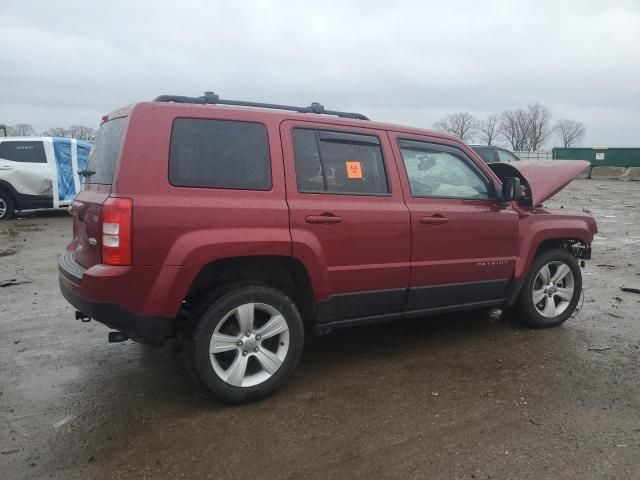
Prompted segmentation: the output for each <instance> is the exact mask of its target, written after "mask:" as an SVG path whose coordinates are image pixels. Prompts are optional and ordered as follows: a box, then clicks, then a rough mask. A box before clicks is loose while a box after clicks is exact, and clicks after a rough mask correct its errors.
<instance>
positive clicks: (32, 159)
mask: <svg viewBox="0 0 640 480" xmlns="http://www.w3.org/2000/svg"><path fill="white" fill-rule="evenodd" d="M90 149H91V144H90V143H89V142H85V141H83V140H75V139H72V138H55V137H0V220H6V219H9V218H11V217H12V215H13V213H14V212H15V211H20V210H35V209H41V208H62V207H66V206H68V205H69V204H70V203H71V200H73V197H75V195H76V193H78V192H79V191H80V187H81V185H82V177H81V176H80V174H79V172H80V171H82V170H84V169H85V167H86V165H87V159H88V157H89V151H90Z"/></svg>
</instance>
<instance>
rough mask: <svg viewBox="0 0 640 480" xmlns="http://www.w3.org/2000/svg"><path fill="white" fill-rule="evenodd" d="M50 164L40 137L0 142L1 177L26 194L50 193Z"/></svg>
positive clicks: (51, 183)
mask: <svg viewBox="0 0 640 480" xmlns="http://www.w3.org/2000/svg"><path fill="white" fill-rule="evenodd" d="M51 168H52V167H51V166H50V165H49V163H48V162H47V154H46V149H45V145H44V143H43V141H42V140H34V139H25V140H13V139H11V140H3V141H2V142H1V143H0V179H2V180H4V181H6V182H7V183H9V184H10V185H11V186H12V187H13V188H14V190H15V191H16V192H18V193H19V194H21V195H28V196H46V197H50V196H52V195H53V181H52V170H51Z"/></svg>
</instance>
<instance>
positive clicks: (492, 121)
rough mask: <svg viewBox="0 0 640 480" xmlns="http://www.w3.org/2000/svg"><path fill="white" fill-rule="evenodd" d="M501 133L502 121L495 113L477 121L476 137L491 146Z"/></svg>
mask: <svg viewBox="0 0 640 480" xmlns="http://www.w3.org/2000/svg"><path fill="white" fill-rule="evenodd" d="M501 133H502V123H501V122H500V117H499V116H498V115H497V114H495V113H494V114H493V115H489V116H488V117H487V118H486V119H485V120H482V121H480V122H478V137H479V138H480V140H481V141H482V142H484V143H486V144H487V145H489V146H491V145H493V143H494V142H495V141H496V139H497V138H498V136H499V135H500V134H501Z"/></svg>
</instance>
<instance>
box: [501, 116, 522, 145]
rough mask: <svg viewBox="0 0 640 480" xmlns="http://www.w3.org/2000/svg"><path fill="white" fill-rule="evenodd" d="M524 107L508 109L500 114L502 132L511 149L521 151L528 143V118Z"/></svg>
mask: <svg viewBox="0 0 640 480" xmlns="http://www.w3.org/2000/svg"><path fill="white" fill-rule="evenodd" d="M526 117H527V115H526V113H525V111H524V110H522V109H518V110H507V111H506V112H503V113H502V115H500V132H501V133H502V136H503V137H504V139H505V140H506V141H507V142H508V143H509V145H510V146H511V149H512V150H514V151H516V152H521V151H523V150H525V149H526V145H527V120H526Z"/></svg>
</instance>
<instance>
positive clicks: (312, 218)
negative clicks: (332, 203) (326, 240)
mask: <svg viewBox="0 0 640 480" xmlns="http://www.w3.org/2000/svg"><path fill="white" fill-rule="evenodd" d="M305 221H306V222H307V223H340V222H342V217H336V216H335V215H308V216H307V217H306V218H305Z"/></svg>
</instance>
